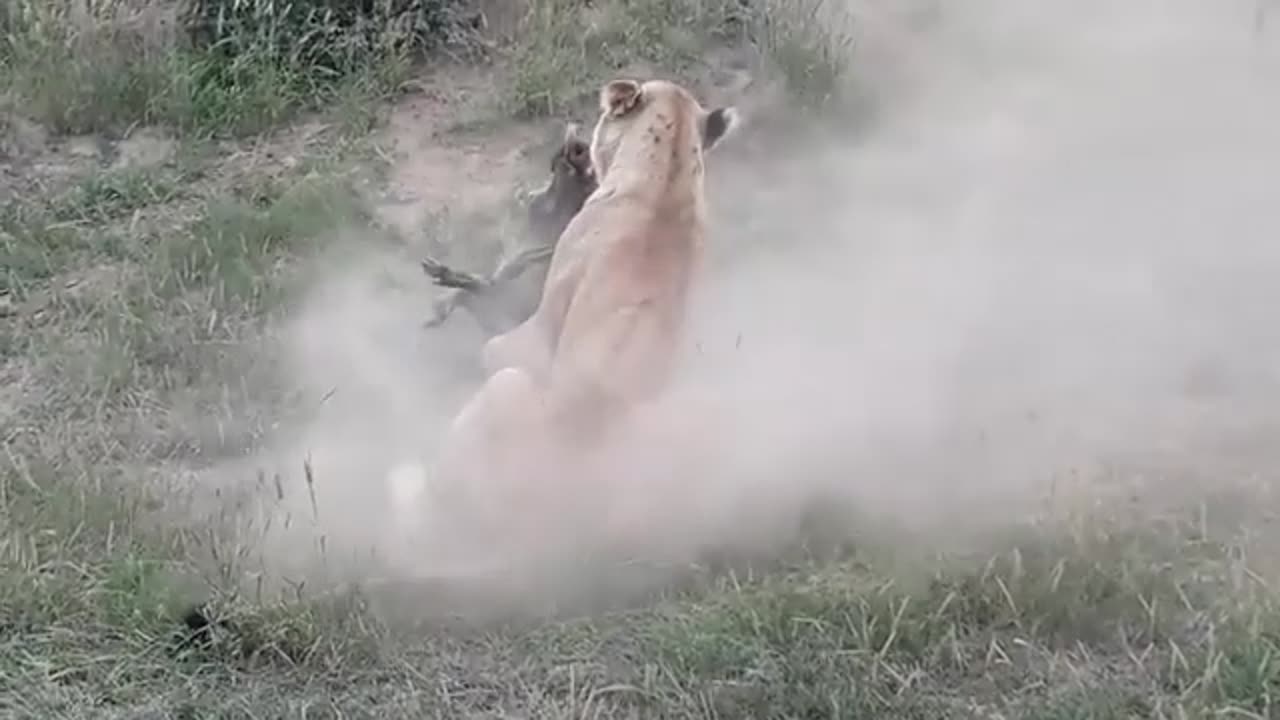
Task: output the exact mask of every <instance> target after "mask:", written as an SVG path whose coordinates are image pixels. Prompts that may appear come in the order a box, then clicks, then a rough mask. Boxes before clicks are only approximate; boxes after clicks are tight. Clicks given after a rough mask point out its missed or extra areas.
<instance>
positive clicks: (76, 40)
mask: <svg viewBox="0 0 1280 720" xmlns="http://www.w3.org/2000/svg"><path fill="white" fill-rule="evenodd" d="M453 4H454V3H453V2H452V0H405V1H404V2H396V3H389V4H387V3H377V4H373V3H369V4H366V5H364V6H360V5H358V4H352V3H338V2H324V1H323V0H310V1H309V2H298V3H275V2H270V1H269V0H248V1H245V0H196V1H195V2H192V3H173V2H162V1H161V0H152V1H149V2H142V3H136V2H124V0H104V1H102V2H94V3H90V4H88V5H84V6H81V5H79V4H76V3H67V2H53V3H46V2H38V1H37V0H4V6H5V7H6V13H7V14H6V16H5V17H6V20H5V22H6V24H7V26H8V32H7V33H6V34H5V35H4V37H3V38H0V58H4V59H3V60H2V61H0V77H3V78H4V79H5V80H6V81H8V83H9V84H11V85H12V86H13V88H14V89H15V91H16V93H17V95H18V96H19V98H20V99H21V100H22V101H23V106H24V107H25V108H26V109H27V111H28V112H29V113H30V114H31V115H32V116H33V118H34V119H36V120H38V121H40V122H42V123H44V124H45V125H47V126H48V127H49V128H50V129H52V130H53V131H55V132H60V133H87V132H96V131H101V130H120V129H123V128H124V127H126V126H128V125H131V124H135V123H164V124H168V125H172V126H174V127H177V128H179V129H181V130H184V131H188V132H194V133H220V134H226V133H230V134H244V133H252V132H257V131H260V130H263V129H265V128H267V127H270V126H271V125H273V124H275V123H278V122H280V121H281V120H283V119H285V118H287V117H288V116H289V115H290V114H292V113H293V112H295V111H297V110H299V109H301V108H307V107H317V106H321V105H324V104H326V103H328V102H329V101H330V100H332V99H334V98H342V97H345V96H346V95H348V94H350V93H351V92H353V90H360V91H362V92H364V93H369V94H372V95H375V96H376V95H377V94H381V93H385V92H387V91H388V90H390V89H392V88H393V87H394V86H395V85H396V83H398V81H399V80H400V78H401V77H402V73H403V72H404V70H405V68H406V60H407V58H409V57H411V56H412V55H414V54H415V53H420V52H423V51H426V50H429V49H432V48H434V47H436V46H437V45H439V44H440V43H442V42H444V41H445V40H446V39H447V38H448V35H449V32H450V27H451V25H450V12H451V8H452V7H453Z"/></svg>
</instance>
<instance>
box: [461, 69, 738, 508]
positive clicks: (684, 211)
mask: <svg viewBox="0 0 1280 720" xmlns="http://www.w3.org/2000/svg"><path fill="white" fill-rule="evenodd" d="M737 121H738V116H737V112H736V111H735V110H734V108H732V107H720V108H716V109H714V110H707V109H705V108H704V107H703V106H702V105H701V104H700V103H699V102H698V101H697V100H696V99H695V98H694V97H693V95H692V94H691V93H689V91H687V90H686V89H685V88H683V87H681V86H679V85H676V84H674V83H671V82H667V81H662V80H650V81H647V82H643V83H641V82H637V81H634V80H614V81H612V82H610V83H608V84H606V85H605V86H604V87H603V88H601V91H600V116H599V119H598V120H597V122H596V126H595V130H594V132H593V135H592V142H591V159H592V166H593V168H594V170H595V174H596V179H597V182H598V183H599V188H598V189H597V190H596V191H595V192H594V193H593V194H592V195H591V196H590V197H589V198H588V199H587V201H586V203H585V204H584V205H583V207H582V210H581V211H580V212H579V213H578V214H577V215H576V216H575V217H574V218H573V219H572V220H571V221H570V222H569V225H568V227H566V228H565V231H564V233H563V235H562V236H561V239H560V242H559V245H558V246H557V248H556V251H555V254H554V255H553V257H552V260H551V267H550V268H549V270H548V274H547V281H546V285H545V287H544V290H543V295H542V299H541V301H540V302H539V304H538V307H537V309H536V310H535V311H534V314H533V315H532V316H531V317H530V318H529V319H528V320H526V321H525V322H524V323H521V324H520V325H519V326H518V327H516V328H515V329H514V330H512V331H511V332H509V333H506V334H503V335H499V336H497V337H495V338H492V339H491V340H490V341H489V342H488V343H486V346H485V349H484V357H485V364H486V367H487V368H488V369H489V371H490V372H491V373H492V374H491V376H490V377H489V379H488V380H487V381H486V383H485V385H484V386H483V387H482V388H481V389H480V390H479V392H477V394H476V395H475V396H474V397H473V398H472V399H471V400H470V401H469V402H468V403H467V405H466V406H465V407H464V408H463V409H462V410H461V412H460V413H459V414H458V416H457V417H456V418H455V419H454V421H453V424H452V426H451V427H450V429H449V431H448V434H447V435H446V437H445V438H444V443H443V447H442V451H441V455H440V457H439V460H438V464H437V468H436V476H437V478H436V479H437V480H439V481H440V482H441V483H442V487H443V488H445V489H449V490H462V491H464V492H467V493H470V492H473V491H479V492H481V493H483V494H490V493H492V494H491V495H490V498H491V501H493V502H496V503H498V504H500V505H507V506H508V507H510V508H513V509H517V510H516V515H515V516H511V515H508V516H506V518H505V520H506V521H507V522H510V521H511V520H512V519H514V517H518V516H521V515H523V514H524V512H525V511H527V510H528V509H529V508H528V507H527V503H528V502H529V501H531V500H535V499H536V498H539V497H541V498H547V497H556V496H557V494H555V493H551V494H546V493H542V492H539V488H538V486H539V485H540V484H541V483H540V481H545V482H571V481H572V479H573V478H582V477H585V476H588V475H591V476H595V475H597V474H598V473H597V472H595V471H594V470H592V468H595V469H596V470H598V469H600V468H601V466H600V465H599V464H598V463H600V462H602V460H601V458H603V457H605V455H602V454H601V453H605V451H604V450H603V449H602V448H605V447H609V446H611V445H610V444H609V443H605V440H606V439H607V438H608V437H609V436H610V435H611V434H612V432H613V431H614V430H617V429H619V428H621V427H623V426H625V425H626V423H625V422H623V423H622V424H621V425H620V424H619V422H618V421H625V420H626V419H627V418H628V417H630V414H629V410H631V409H632V408H634V407H636V406H637V405H642V404H646V403H647V401H651V400H656V399H657V397H658V396H660V395H661V394H662V391H663V390H664V389H665V388H666V386H667V384H668V382H669V380H670V376H671V373H672V371H673V370H674V361H675V359H676V356H677V353H678V350H679V345H680V343H681V341H682V340H683V334H684V324H685V313H686V306H687V304H688V300H689V296H690V291H691V289H692V286H693V283H694V279H695V273H696V271H697V269H698V267H699V265H700V262H701V258H702V254H703V242H704V236H705V234H706V223H707V220H706V217H707V209H706V198H705V192H704V187H703V172H704V170H703V154H704V153H705V152H707V151H709V150H711V149H712V148H713V147H715V146H716V145H717V143H718V142H719V141H720V140H721V139H722V138H723V137H725V135H726V134H727V133H728V132H729V131H730V130H731V129H733V127H734V126H735V125H736V124H737ZM649 424H650V426H652V425H653V423H652V421H651V420H650V421H649ZM642 444H646V445H647V443H642ZM605 454H606V455H607V453H605ZM527 493H533V495H532V496H530V495H529V494H527ZM565 497H566V495H564V494H559V497H558V498H557V500H558V501H563V500H564V499H565ZM537 515H538V513H534V516H535V517H536V516H537Z"/></svg>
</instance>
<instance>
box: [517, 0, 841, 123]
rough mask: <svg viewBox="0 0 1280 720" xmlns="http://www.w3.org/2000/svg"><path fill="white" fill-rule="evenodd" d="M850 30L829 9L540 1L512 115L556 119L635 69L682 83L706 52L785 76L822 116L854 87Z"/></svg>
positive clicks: (521, 39) (527, 25)
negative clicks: (741, 57) (728, 53)
mask: <svg viewBox="0 0 1280 720" xmlns="http://www.w3.org/2000/svg"><path fill="white" fill-rule="evenodd" d="M848 20H849V18H848V17H847V16H846V15H845V14H844V13H842V12H841V10H840V6H839V4H838V3H832V2H828V1H827V0H793V1H792V2H786V1H784V0H765V1H764V2H761V3H742V2H739V0H697V1H691V0H625V1H624V0H609V1H607V2H600V3H592V4H591V5H590V6H585V5H584V4H583V3H577V2H572V1H571V0H534V1H533V2H531V3H529V8H528V11H527V13H526V15H525V16H524V18H523V21H522V23H521V27H520V29H519V30H518V32H517V34H516V38H517V41H516V43H515V45H514V47H513V48H512V49H511V51H510V52H511V55H512V61H511V66H512V68H513V78H512V81H511V87H510V91H509V93H508V96H507V102H506V105H507V107H508V108H509V109H510V111H511V112H513V113H515V114H517V115H525V116H538V115H560V114H563V113H566V112H570V111H572V110H576V109H578V108H580V107H581V106H582V105H583V104H585V103H587V102H593V101H594V91H593V90H592V88H596V87H599V85H600V83H601V82H603V81H605V80H607V79H608V78H609V76H611V75H613V74H615V73H618V72H621V71H625V70H627V69H628V68H631V67H633V66H635V65H636V64H637V63H639V64H646V65H650V66H653V67H659V68H664V69H665V71H666V72H674V73H677V74H684V73H688V72H693V71H695V70H696V68H697V67H698V66H699V64H700V62H701V60H702V57H703V54H704V53H705V51H706V50H707V49H708V47H709V46H711V45H712V44H715V43H720V44H724V43H728V44H730V45H733V46H738V47H740V48H743V49H746V50H748V51H750V53H751V55H752V57H753V58H754V60H755V62H756V64H757V65H758V66H759V67H758V68H757V69H758V70H761V71H764V72H768V73H771V74H773V75H776V76H779V77H780V78H781V79H782V81H783V84H784V87H785V88H786V89H787V90H788V92H789V93H790V94H791V96H792V97H793V98H794V99H795V100H797V101H798V102H799V105H800V108H801V109H804V110H820V109H822V108H823V107H825V106H826V105H827V104H829V103H830V102H831V101H832V100H833V99H835V98H837V97H838V96H839V94H840V93H841V92H842V91H843V89H844V86H845V84H846V83H847V81H848V79H849V71H850V63H851V53H850V50H851V48H852V35H851V34H850V26H849V25H848V24H847V23H848Z"/></svg>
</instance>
